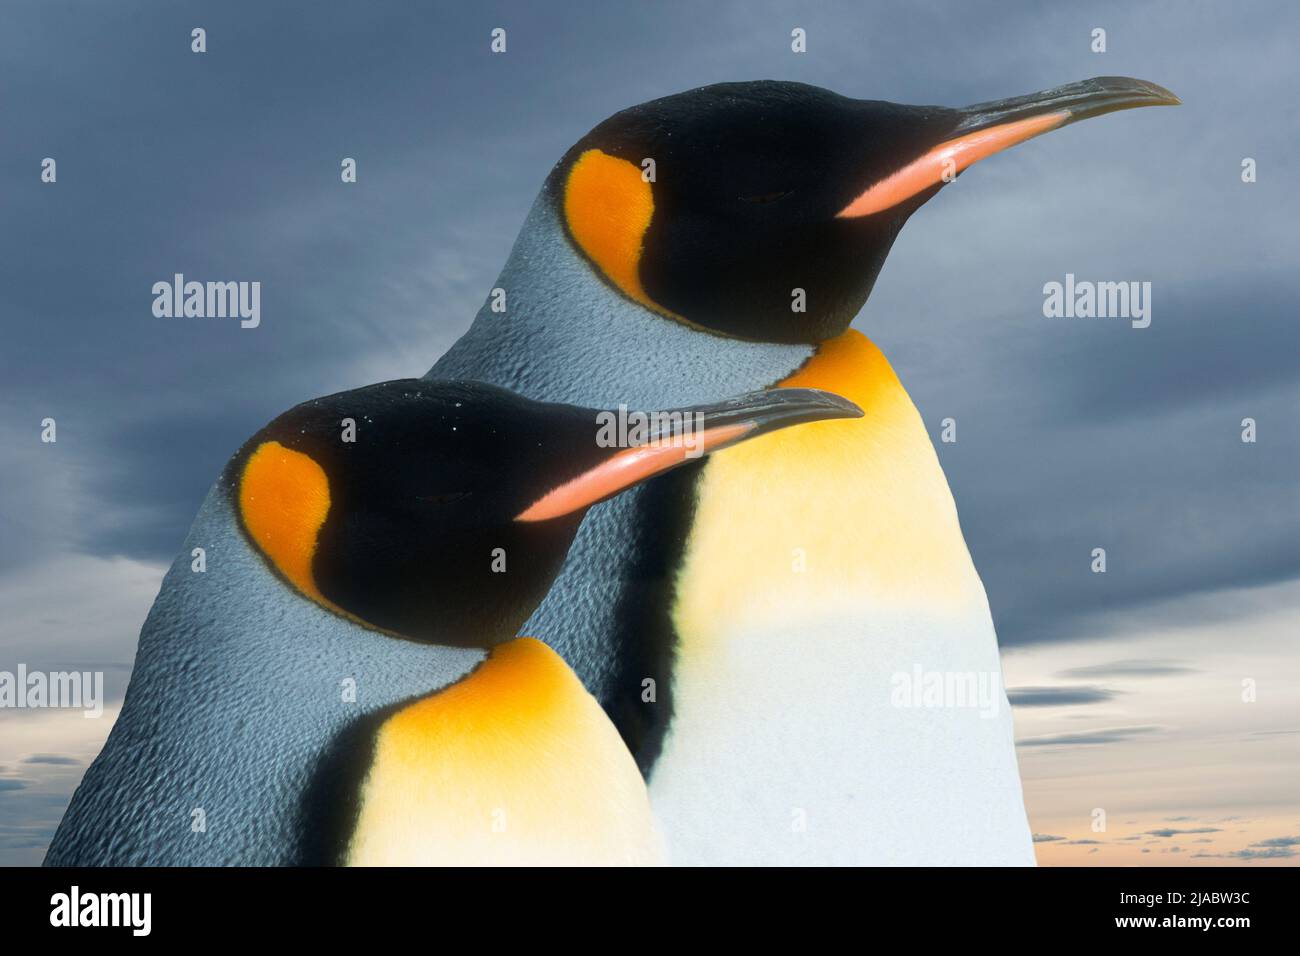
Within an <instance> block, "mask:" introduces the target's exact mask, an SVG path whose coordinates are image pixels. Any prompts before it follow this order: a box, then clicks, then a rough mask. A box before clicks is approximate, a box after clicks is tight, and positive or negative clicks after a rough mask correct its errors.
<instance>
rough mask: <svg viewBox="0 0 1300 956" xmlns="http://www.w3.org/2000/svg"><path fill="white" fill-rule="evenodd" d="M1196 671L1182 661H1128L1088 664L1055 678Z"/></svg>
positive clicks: (1142, 675) (1169, 674) (1166, 674)
mask: <svg viewBox="0 0 1300 956" xmlns="http://www.w3.org/2000/svg"><path fill="white" fill-rule="evenodd" d="M1194 673H1196V669H1195V668H1194V667H1188V666H1187V664H1186V663H1185V662H1183V661H1171V660H1129V661H1111V662H1110V663H1107V664H1090V665H1088V666H1086V667H1071V668H1067V669H1066V670H1063V671H1060V672H1059V673H1058V674H1057V675H1056V676H1057V677H1067V678H1068V677H1168V676H1172V675H1177V674H1194Z"/></svg>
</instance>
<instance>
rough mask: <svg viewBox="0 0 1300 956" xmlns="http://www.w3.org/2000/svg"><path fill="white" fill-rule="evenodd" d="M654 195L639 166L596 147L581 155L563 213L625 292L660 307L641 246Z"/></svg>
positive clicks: (586, 249)
mask: <svg viewBox="0 0 1300 956" xmlns="http://www.w3.org/2000/svg"><path fill="white" fill-rule="evenodd" d="M654 211H655V204H654V196H653V195H652V194H651V191H650V184H649V183H648V182H646V181H645V180H644V179H643V178H642V177H641V170H640V169H639V168H638V167H637V166H636V165H635V164H633V163H631V162H628V161H627V160H626V159H618V158H617V157H615V156H610V155H609V154H608V153H603V152H601V151H600V150H598V149H589V150H587V151H586V152H584V153H583V154H582V155H581V156H579V157H578V160H577V162H575V163H574V164H573V168H572V169H571V170H570V171H569V179H568V182H567V183H566V184H565V187H564V218H565V220H566V221H567V222H568V224H569V232H570V233H572V235H573V238H574V241H575V242H577V243H578V246H579V248H581V249H582V251H583V252H585V253H586V254H587V256H588V257H589V258H590V259H591V261H592V262H594V263H595V264H596V265H597V266H598V267H599V268H600V271H601V272H603V273H605V276H606V277H607V278H608V279H609V281H610V282H612V283H614V285H616V286H617V287H618V288H619V289H620V290H621V291H622V292H623V294H624V295H626V296H628V297H629V298H631V299H633V300H635V301H637V302H640V303H641V304H642V305H645V306H648V307H650V308H652V309H655V310H656V311H660V312H662V311H663V310H662V309H660V308H659V306H658V305H656V304H655V303H654V302H652V301H650V297H649V296H647V295H646V293H645V289H643V288H642V287H641V275H640V265H641V250H642V244H643V242H644V240H645V233H646V230H647V229H649V228H650V219H651V217H652V216H653V215H654Z"/></svg>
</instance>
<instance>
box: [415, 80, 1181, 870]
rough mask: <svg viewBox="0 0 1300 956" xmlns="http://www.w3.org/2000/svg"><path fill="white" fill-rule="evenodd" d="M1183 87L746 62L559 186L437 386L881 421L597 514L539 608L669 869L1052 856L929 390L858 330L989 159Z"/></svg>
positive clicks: (656, 104) (646, 107) (444, 365)
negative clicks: (816, 78) (908, 95)
mask: <svg viewBox="0 0 1300 956" xmlns="http://www.w3.org/2000/svg"><path fill="white" fill-rule="evenodd" d="M1178 102H1179V101H1178V99H1177V97H1175V96H1174V95H1173V94H1172V93H1170V92H1169V91H1168V90H1165V89H1163V88H1161V87H1159V86H1156V85H1154V84H1152V83H1148V82H1145V81H1142V80H1135V79H1130V78H1127V77H1098V78H1094V79H1091V80H1085V81H1082V82H1078V83H1072V84H1069V85H1067V86H1062V87H1058V88H1055V89H1051V90H1046V91H1044V92H1040V93H1034V94H1030V95H1028V96H1017V97H1014V98H1011V99H1006V100H999V101H996V102H991V103H981V104H978V105H975V106H970V107H965V108H960V109H953V108H948V107H941V106H905V105H899V104H895V103H887V102H881V101H875V100H859V99H851V98H848V97H844V96H840V95H837V94H835V93H832V92H830V91H827V90H824V89H819V88H816V87H812V86H807V85H804V84H800V83H789V82H775V81H762V82H748V83H723V84H718V85H715V86H707V87H703V88H700V89H695V90H691V91H688V92H685V93H681V94H677V95H674V96H668V97H665V98H663V99H659V100H654V101H652V102H649V103H644V104H641V105H639V106H635V107H632V108H630V109H627V110H624V111H623V112H620V113H618V114H616V115H614V116H612V117H610V118H609V119H607V120H606V121H604V122H603V123H601V124H600V125H598V126H597V127H595V128H594V129H593V130H592V131H591V132H590V133H588V134H587V135H586V136H584V137H582V139H580V140H579V141H578V142H577V143H576V144H575V145H574V146H573V147H572V148H571V149H570V150H569V151H568V152H567V153H566V154H565V156H564V157H563V158H562V159H561V160H560V162H559V163H558V164H557V165H556V166H555V167H554V169H553V170H552V171H551V173H550V175H549V176H548V177H547V179H546V181H545V183H544V185H543V187H542V190H541V193H540V195H539V196H538V197H537V200H536V202H535V203H534V205H533V207H532V210H531V212H530V213H529V215H528V217H527V220H526V222H525V223H524V226H523V229H522V231H521V232H520V234H519V237H518V239H517V240H516V243H515V246H514V249H513V251H512V253H511V255H510V258H509V260H508V262H507V263H506V266H505V269H504V271H503V272H502V274H501V276H500V278H499V279H498V280H497V282H496V286H497V287H498V288H500V289H501V290H504V292H505V296H506V301H507V303H508V306H507V313H506V314H505V315H501V314H499V313H498V312H496V311H493V310H492V309H491V308H489V307H488V306H485V307H484V308H483V310H482V311H481V312H480V313H479V315H478V317H477V318H476V319H475V321H474V323H473V325H472V326H471V328H470V329H469V331H468V332H467V333H466V334H465V335H464V336H463V337H462V338H461V339H460V340H459V341H458V342H457V343H456V344H455V345H453V346H452V348H451V349H450V350H449V351H448V352H447V354H446V355H444V356H443V357H442V358H441V359H440V360H439V361H438V362H437V363H436V364H435V366H434V367H433V368H432V370H431V371H430V372H429V373H428V377H430V378H434V379H457V378H476V379H482V380H485V381H490V382H494V383H496V384H499V385H502V386H505V387H509V388H512V389H515V390H518V391H519V392H521V393H523V394H526V395H529V396H531V397H534V398H538V399H545V400H550V401H566V402H575V403H578V404H583V405H594V406H602V405H604V404H608V403H609V402H611V401H613V400H615V399H617V400H626V401H631V402H635V403H637V404H640V405H644V406H657V405H663V404H665V403H679V402H707V401H712V400H716V399H718V398H719V397H721V396H724V395H727V394H733V393H738V392H745V391H748V390H751V389H754V388H762V387H769V386H776V385H784V386H792V385H799V386H810V387H819V388H826V389H830V390H832V391H835V392H838V393H840V394H842V395H844V396H846V397H848V398H850V399H852V400H854V401H856V402H857V403H858V404H859V405H861V406H862V407H863V409H864V410H865V413H866V414H865V416H864V417H863V418H861V419H859V420H856V421H843V422H827V423H821V424H816V425H810V426H808V427H806V428H804V429H801V430H797V431H791V432H789V433H783V434H780V435H772V436H768V437H766V438H764V439H762V440H760V441H757V442H754V443H752V444H749V445H747V446H746V447H745V448H743V449H737V450H736V452H734V453H733V454H731V455H728V456H725V457H723V456H720V457H719V458H718V459H716V460H712V461H710V462H707V463H704V464H699V465H696V466H693V467H691V468H687V469H681V470H678V471H676V472H674V473H673V474H671V475H666V476H664V477H662V478H659V479H657V480H655V481H653V482H650V483H648V484H647V485H645V486H644V487H642V488H639V489H636V490H635V491H633V492H631V493H629V494H627V495H623V496H620V497H619V498H617V499H614V500H613V501H610V502H607V503H606V504H603V505H601V506H599V507H597V508H595V509H593V510H592V512H591V513H590V515H589V516H588V518H587V519H586V521H585V522H584V524H583V527H582V529H581V530H580V532H579V534H578V536H577V539H576V541H575V544H574V546H573V548H572V549H571V550H570V553H569V557H568V559H567V561H566V563H565V566H564V568H563V570H562V571H561V574H560V576H559V579H558V580H557V582H556V585H555V587H554V588H553V589H552V590H551V592H550V594H549V596H548V597H547V599H546V600H545V601H544V602H543V604H542V606H541V607H540V608H539V609H538V612H537V613H536V614H535V615H534V616H533V618H532V620H531V621H529V622H528V624H527V625H526V626H525V630H530V631H535V632H545V633H548V634H553V635H555V636H556V637H557V638H558V640H559V641H560V643H558V644H557V645H556V648H557V650H559V651H560V653H561V654H562V655H563V656H564V657H565V659H566V660H567V661H568V662H569V663H570V664H571V665H572V666H573V667H574V669H575V670H576V672H577V673H578V674H579V675H580V676H581V678H582V680H583V681H584V682H585V684H586V686H587V687H588V688H589V689H590V690H591V692H592V693H593V694H594V695H595V696H596V697H597V699H599V700H600V701H601V703H602V705H603V706H604V707H605V710H606V711H607V712H608V713H609V715H610V717H611V719H612V720H613V721H614V723H615V725H616V726H617V727H618V728H619V730H620V732H621V733H622V735H623V737H624V739H625V740H626V741H627V743H628V745H629V747H630V749H631V750H632V752H633V753H634V754H635V756H636V759H637V762H638V764H639V765H640V767H641V769H642V771H643V772H644V773H646V774H647V775H648V777H649V780H650V787H651V795H652V797H653V799H654V801H655V806H656V811H657V812H658V813H659V815H660V817H661V819H662V822H663V825H664V828H665V831H666V837H667V840H668V843H669V848H670V853H671V856H672V859H673V861H674V862H685V863H696V862H699V863H709V862H721V863H745V862H757V863H878V864H892V863H904V864H907V863H913V864H920V863H932V864H1032V863H1033V861H1034V856H1033V850H1032V844H1031V841H1030V833H1029V829H1028V825H1027V822H1026V816H1025V811H1024V806H1023V799H1022V795H1021V787H1020V780H1019V774H1018V771H1017V766H1016V759H1015V753H1014V749H1013V742H1012V728H1011V718H1010V708H1009V705H1008V703H1007V699H1006V695H1005V692H1004V690H1003V689H1002V685H1001V667H1000V661H999V657H998V649H997V640H996V636H995V633H994V628H993V623H992V620H991V616H990V613H989V608H988V602H987V599H986V597H985V593H984V588H983V585H982V583H981V581H980V578H979V575H978V573H977V572H976V570H975V568H974V566H973V564H972V561H971V558H970V554H969V551H968V549H967V546H966V543H965V540H964V538H963V536H962V532H961V528H960V525H959V523H958V519H957V513H956V508H955V505H954V502H953V499H952V495H951V492H950V491H949V488H948V484H947V481H946V479H945V478H944V475H943V472H942V469H941V468H940V465H939V462H938V459H937V457H936V455H935V452H934V448H933V446H932V444H931V442H930V440H929V437H928V435H927V433H926V430H925V427H924V425H923V424H922V421H921V419H920V416H919V415H918V414H917V411H916V408H915V407H914V405H913V403H912V402H911V400H910V399H909V397H908V395H907V393H906V391H905V390H904V389H903V387H902V385H901V384H900V382H899V380H898V378H897V376H896V375H895V373H894V371H893V369H892V368H891V367H890V364H889V362H888V361H887V360H886V359H885V357H884V356H883V355H882V354H881V352H880V350H879V349H878V348H877V347H876V346H875V345H874V344H873V343H872V342H870V341H869V340H868V339H867V338H866V337H865V336H864V335H862V334H861V333H859V332H857V331H854V330H850V329H849V325H850V323H851V322H852V320H853V318H854V316H855V315H856V314H857V312H858V310H859V309H860V308H861V307H862V305H863V304H864V302H865V301H866V299H867V296H868V295H869V294H870V292H871V288H872V285H873V283H874V282H875V279H876V277H877V275H878V274H879V272H880V269H881V267H882V265H883V263H884V261H885V258H886V256H887V255H888V253H889V250H890V247H891V245H892V244H893V242H894V239H895V238H896V237H897V235H898V233H899V231H900V229H901V228H902V227H903V225H904V223H905V222H906V221H907V219H908V218H909V217H910V216H911V215H912V214H913V213H914V212H915V211H916V210H917V209H919V208H920V206H921V205H923V204H924V203H925V202H927V201H928V200H929V199H930V198H932V197H933V196H934V195H935V194H936V193H938V192H939V191H940V189H941V188H942V187H943V186H944V185H945V184H946V183H948V182H951V181H952V180H953V179H954V178H955V177H956V176H957V175H959V174H960V173H961V172H962V171H963V170H965V169H966V168H968V167H969V166H970V165H971V164H973V163H975V162H976V161H978V160H980V159H984V158H986V157H988V156H991V155H992V154H994V153H997V152H999V151H1001V150H1003V149H1006V148H1008V147H1010V146H1013V145H1015V144H1017V143H1021V142H1024V141H1025V140H1028V139H1030V138H1033V137H1035V136H1039V135H1042V134H1043V133H1046V132H1048V131H1050V130H1054V129H1060V128H1062V127H1064V126H1067V125H1069V124H1072V123H1074V122H1077V121H1079V120H1082V119H1087V118H1089V117H1094V116H1100V115H1102V114H1105V113H1110V112H1113V111H1116V110H1123V109H1131V108H1135V107H1143V106H1161V105H1174V104H1177V103H1178ZM650 637H653V639H648V638H650ZM649 685H653V686H655V687H656V688H657V693H656V694H655V695H651V696H647V695H646V694H645V693H644V692H643V688H645V687H646V686H649Z"/></svg>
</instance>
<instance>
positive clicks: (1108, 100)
mask: <svg viewBox="0 0 1300 956" xmlns="http://www.w3.org/2000/svg"><path fill="white" fill-rule="evenodd" d="M1178 102H1179V100H1178V98H1177V97H1176V96H1174V95H1173V94H1172V93H1170V92H1169V91H1168V90H1165V89H1163V88H1161V87H1159V86H1156V85H1154V84H1152V83H1147V82H1144V81H1142V80H1135V79H1129V78H1127V77H1117V76H1107V77H1097V78H1094V79H1091V80H1084V81H1082V82H1079V83H1071V84H1069V85H1067V86H1061V87H1057V88H1055V89H1050V90H1045V91H1043V92H1040V93H1032V94H1030V95H1028V96H1017V97H1014V98H1012V99H1006V100H998V101H996V102H990V103H980V104H977V105H975V106H968V107H965V108H961V109H952V108H948V107H942V106H902V105H899V104H896V103H887V102H882V101H879V100H859V99H850V98H849V97H846V96H840V95H838V94H836V93H832V92H830V91H828V90H824V89H820V88H818V87H814V86H807V85H804V84H802V83H788V82H776V81H761V82H750V83H721V84H718V85H715V86H706V87H702V88H699V89H695V90H690V91H689V92H685V93H679V94H677V95H674V96H668V97H665V98H663V99H658V100H653V101H651V102H649V103H643V104H641V105H639V106H634V107H632V108H630V109H626V110H623V111H622V112H620V113H617V114H615V115H614V116H612V117H610V118H609V119H607V120H605V121H604V122H603V123H601V124H600V125H599V126H597V127H596V128H595V129H593V130H592V131H591V132H590V133H588V134H587V135H586V136H584V137H583V138H582V139H581V140H580V141H579V142H578V143H577V144H576V145H574V146H573V147H572V148H571V149H570V150H569V152H568V153H567V154H566V155H565V156H564V158H563V159H562V160H561V161H560V163H559V164H558V165H557V166H556V167H555V169H554V170H553V172H552V173H551V177H550V179H549V180H548V185H547V193H548V194H549V196H550V197H551V201H553V202H555V203H556V204H557V206H558V213H559V215H558V216H557V217H556V218H557V219H558V220H559V221H560V222H562V223H563V224H564V229H565V232H566V235H567V239H568V241H569V242H571V243H572V244H573V245H574V246H575V247H576V249H577V250H578V251H579V252H581V254H582V255H583V256H585V257H586V258H587V260H588V261H589V262H590V263H591V264H592V266H593V267H594V268H595V270H596V271H597V272H598V273H599V274H600V275H601V276H602V277H603V279H604V280H605V281H606V282H608V283H609V284H610V285H611V286H613V287H614V288H615V289H616V290H618V292H620V293H621V294H622V295H624V296H626V297H627V298H629V299H631V300H633V301H634V302H636V303H638V304H640V305H641V306H643V307H644V308H645V309H648V310H650V311H652V312H654V313H657V314H659V315H661V316H665V317H667V318H669V319H673V320H676V321H678V322H682V323H685V324H687V325H689V326H692V327H696V328H702V329H707V330H709V331H712V332H714V333H720V334H722V335H726V336H732V337H736V338H741V339H749V340H755V341H763V342H778V343H815V342H819V341H822V340H824V339H827V338H831V337H833V336H835V335H838V334H839V333H841V332H843V331H844V330H845V329H846V328H848V325H849V323H850V322H851V321H852V320H853V317H854V315H856V314H857V312H858V310H859V309H860V308H861V307H862V305H863V303H864V302H865V301H866V299H867V296H868V295H869V294H870V292H871V288H872V286H873V285H874V283H875V281H876V277H877V275H878V274H879V272H880V269H881V266H882V265H883V264H884V261H885V257H886V256H887V255H888V253H889V249H890V247H891V245H892V244H893V242H894V239H895V237H896V236H897V235H898V232H899V230H900V229H901V228H902V226H903V224H904V223H905V222H906V221H907V219H908V217H909V216H910V215H911V214H912V213H913V212H915V211H916V210H917V209H918V208H919V207H920V206H921V205H922V204H923V203H925V202H926V201H927V200H928V199H930V198H931V197H932V196H934V195H935V194H936V193H937V192H938V191H939V190H940V188H941V187H942V186H943V185H944V184H946V183H947V182H951V181H952V180H953V179H954V178H955V177H956V176H957V175H958V174H959V173H961V171H962V170H963V169H965V168H966V167H968V166H970V165H971V164H972V163H974V162H976V161H977V160H980V159H983V158H985V157H987V156H990V155H992V154H993V153H996V152H999V151H1000V150H1003V149H1006V148H1007V147H1009V146H1013V145H1015V144H1017V143H1021V142H1024V141H1025V140H1027V139H1030V138H1031V137H1034V136H1038V135H1039V134H1041V133H1045V132H1047V131H1048V130H1053V129H1059V128H1061V127H1063V126H1066V125H1068V124H1070V123H1073V122H1076V121H1078V120H1081V119H1086V118H1088V117H1092V116H1099V115H1101V114H1103V113H1109V112H1113V111H1115V110H1122V109H1130V108H1133V107H1139V106H1161V105H1175V104H1177V103H1178ZM801 294H802V296H803V300H804V301H803V307H804V310H803V311H797V310H795V309H793V308H792V302H793V300H794V298H795V297H796V296H799V295H801Z"/></svg>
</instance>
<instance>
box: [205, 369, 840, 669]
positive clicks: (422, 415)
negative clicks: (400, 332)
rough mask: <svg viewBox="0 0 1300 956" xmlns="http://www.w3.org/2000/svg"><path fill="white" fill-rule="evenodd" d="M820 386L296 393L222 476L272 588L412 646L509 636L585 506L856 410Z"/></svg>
mask: <svg viewBox="0 0 1300 956" xmlns="http://www.w3.org/2000/svg"><path fill="white" fill-rule="evenodd" d="M861 414H862V412H861V410H860V409H859V408H858V407H857V406H856V405H854V404H853V403H851V402H849V401H847V400H845V399H842V398H840V397H838V396H836V395H832V394H830V393H828V392H823V391H819V390H816V389H804V388H790V389H777V390H773V391H764V392H757V393H754V394H750V395H745V396H741V397H739V398H735V399H732V400H729V401H726V402H721V403H717V404H712V405H704V406H697V407H691V408H680V409H674V410H669V411H662V412H656V413H644V414H643V413H638V412H631V413H628V412H627V411H626V410H622V412H621V414H620V413H619V412H611V411H605V412H601V411H597V410H596V409H587V408H579V407H576V406H572V405H559V404H551V403H543V402H534V401H529V400H527V399H524V398H522V397H520V396H518V395H516V394H514V393H512V392H508V391H505V390H503V389H499V388H495V387H492V386H488V385H482V384H478V383H470V382H430V381H424V380H419V379H412V380H405V381H396V382H385V383H382V384H379V385H372V386H368V387H366V388H360V389H356V390H354V391H348V392H341V393H339V394H336V395H330V396H327V397H325V398H320V399H316V400H314V401H310V402H306V403H304V404H302V405H299V406H297V407H296V408H293V409H291V410H289V411H288V412H286V413H284V414H283V415H281V416H280V417H279V418H277V419H275V420H274V421H272V422H271V423H270V424H269V425H267V426H266V427H265V428H263V429H262V430H261V431H260V432H258V433H257V434H256V435H254V436H253V438H251V439H250V440H249V441H248V442H247V443H246V444H245V445H244V447H243V448H242V449H241V450H240V451H239V452H238V453H237V454H236V455H235V456H234V458H232V459H231V463H230V465H229V467H228V470H227V473H226V486H227V487H228V488H229V493H230V495H231V500H232V504H233V507H234V510H235V513H236V514H237V515H238V516H239V522H240V526H241V528H242V530H243V532H244V534H245V536H246V537H247V539H248V540H249V541H250V543H251V544H252V545H253V547H254V548H255V549H256V550H257V551H258V552H259V553H260V554H261V555H262V557H263V558H264V559H265V560H266V562H267V563H268V564H269V565H270V566H271V568H272V569H274V571H275V572H276V573H277V574H278V575H279V577H280V578H281V579H282V581H283V582H284V583H285V584H286V585H288V586H289V587H291V588H293V589H294V590H296V591H297V592H298V593H299V594H300V595H301V596H302V597H303V598H305V599H309V600H312V601H315V602H316V603H317V604H319V605H321V606H323V607H325V608H327V609H329V610H331V611H333V612H335V613H338V614H342V615H344V616H346V617H348V618H350V619H352V620H354V621H356V622H358V623H362V624H365V625H368V626H370V627H372V628H375V629H378V630H381V631H386V632H389V633H391V634H393V635H395V636H399V637H404V638H409V639H412V640H418V641H428V642H437V643H441V644H452V645H461V646H490V645H492V644H494V643H497V642H499V641H502V640H507V639H509V638H511V637H513V636H514V635H515V634H516V633H517V631H518V628H519V626H520V625H521V624H522V623H523V621H524V620H525V619H526V618H527V616H528V615H529V614H530V613H531V612H532V610H533V609H534V607H535V606H536V605H537V604H538V602H539V601H540V600H541V599H542V597H543V596H544V595H545V593H546V591H547V589H548V588H549V587H550V584H551V582H552V580H553V579H554V577H555V575H556V574H557V573H558V571H559V568H560V565H561V562H562V561H563V559H564V557H565V554H566V552H567V551H568V548H569V545H570V543H571V542H572V540H573V536H574V534H575V532H576V530H577V527H578V523H579V522H580V520H581V518H582V515H583V514H584V513H585V512H586V510H587V509H588V508H589V507H590V506H591V505H593V504H595V503H596V502H598V501H602V500H604V499H605V498H608V497H610V496H612V495H614V494H617V493H618V492H620V491H622V490H624V489H625V488H628V487H630V486H632V485H634V484H637V483H638V482H640V481H643V480H644V479H647V478H649V477H652V476H654V475H657V474H661V473H663V472H665V471H667V470H669V469H672V468H675V467H677V466H679V465H682V464H684V463H686V462H688V461H691V460H692V459H693V458H697V457H699V456H700V455H702V454H706V453H710V452H713V451H717V450H718V449H720V448H724V447H726V446H728V445H732V444H736V443H737V442H741V441H746V440H748V439H750V438H754V437H756V436H758V435H761V434H765V433H767V432H770V431H774V430H776V429H780V428H785V427H788V426H791V425H797V424H800V423H804V422H813V421H821V420H825V419H833V418H852V417H857V416H859V415H861Z"/></svg>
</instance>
